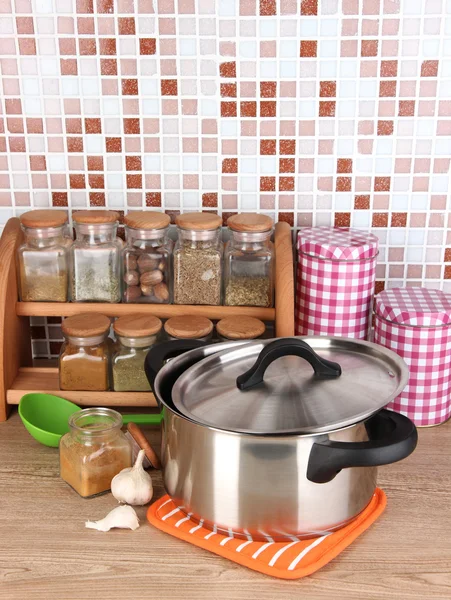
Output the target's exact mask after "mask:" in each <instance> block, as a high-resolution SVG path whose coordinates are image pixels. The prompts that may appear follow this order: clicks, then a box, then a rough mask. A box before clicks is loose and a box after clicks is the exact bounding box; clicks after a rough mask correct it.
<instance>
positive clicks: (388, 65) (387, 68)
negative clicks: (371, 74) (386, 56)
mask: <svg viewBox="0 0 451 600" xmlns="http://www.w3.org/2000/svg"><path fill="white" fill-rule="evenodd" d="M397 75H398V61H397V60H383V61H381V77H396V76H397Z"/></svg>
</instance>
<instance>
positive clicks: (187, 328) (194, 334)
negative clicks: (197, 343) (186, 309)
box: [164, 315, 213, 340]
mask: <svg viewBox="0 0 451 600" xmlns="http://www.w3.org/2000/svg"><path fill="white" fill-rule="evenodd" d="M164 330H165V331H166V333H167V334H168V335H170V336H172V337H176V338H179V339H181V340H195V339H198V338H202V337H205V336H206V335H210V333H211V332H212V331H213V323H212V322H211V321H210V319H207V317H197V316H195V315H181V316H179V317H171V318H170V319H168V320H167V321H166V323H165V324H164Z"/></svg>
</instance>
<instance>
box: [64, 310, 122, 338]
mask: <svg viewBox="0 0 451 600" xmlns="http://www.w3.org/2000/svg"><path fill="white" fill-rule="evenodd" d="M110 325H111V321H110V319H109V318H108V317H105V315H101V314H98V313H81V314H79V315H74V316H73V317H67V319H64V321H63V323H62V325H61V329H62V331H63V333H64V334H65V335H68V336H69V337H80V338H86V337H95V336H97V335H103V334H104V333H106V332H107V331H109V329H110Z"/></svg>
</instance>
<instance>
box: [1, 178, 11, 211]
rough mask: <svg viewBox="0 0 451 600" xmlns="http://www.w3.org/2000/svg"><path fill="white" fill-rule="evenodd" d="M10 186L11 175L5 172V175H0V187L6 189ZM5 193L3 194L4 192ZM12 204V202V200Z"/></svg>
mask: <svg viewBox="0 0 451 600" xmlns="http://www.w3.org/2000/svg"><path fill="white" fill-rule="evenodd" d="M9 187H10V183H9V175H8V174H5V175H0V188H1V189H2V190H6V189H8V188H9ZM2 195H3V194H2ZM11 204H12V202H11ZM1 206H9V204H6V205H1Z"/></svg>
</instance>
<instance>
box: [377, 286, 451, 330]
mask: <svg viewBox="0 0 451 600" xmlns="http://www.w3.org/2000/svg"><path fill="white" fill-rule="evenodd" d="M375 311H376V314H377V315H378V316H379V317H382V318H383V319H385V320H386V321H390V322H391V323H397V324H398V325H411V326H414V327H415V326H416V327H418V326H421V327H441V326H443V325H450V324H451V295H450V294H445V293H444V292H441V291H440V290H429V289H427V288H421V287H413V288H406V289H401V288H392V289H390V290H384V291H383V292H381V293H380V294H378V295H377V296H376V300H375Z"/></svg>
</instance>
